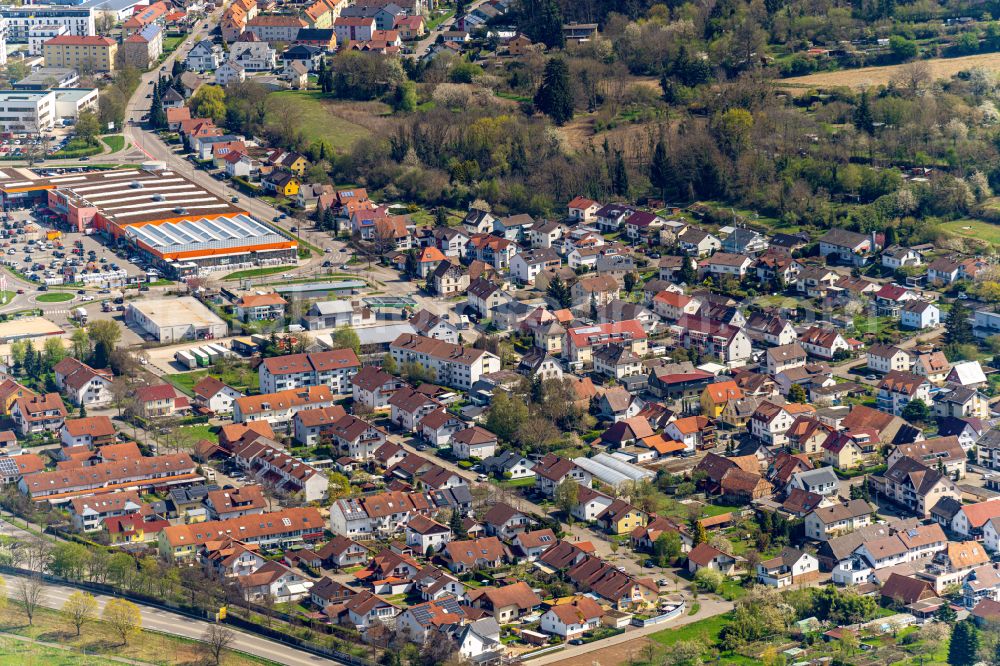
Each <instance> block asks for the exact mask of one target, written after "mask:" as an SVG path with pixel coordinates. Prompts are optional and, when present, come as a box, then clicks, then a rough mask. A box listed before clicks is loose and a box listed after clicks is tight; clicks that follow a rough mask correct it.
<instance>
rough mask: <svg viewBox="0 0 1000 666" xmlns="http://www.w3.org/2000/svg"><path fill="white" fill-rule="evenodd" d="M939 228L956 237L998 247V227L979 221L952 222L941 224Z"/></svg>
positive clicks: (999, 233) (999, 237) (999, 230)
mask: <svg viewBox="0 0 1000 666" xmlns="http://www.w3.org/2000/svg"><path fill="white" fill-rule="evenodd" d="M940 227H941V228H942V229H944V230H945V231H948V232H950V233H953V234H955V235H956V236H964V237H966V238H978V239H980V240H984V241H988V242H990V243H992V244H993V245H1000V225H996V224H990V223H989V222H981V221H979V220H955V221H954V222H943V223H941V225H940Z"/></svg>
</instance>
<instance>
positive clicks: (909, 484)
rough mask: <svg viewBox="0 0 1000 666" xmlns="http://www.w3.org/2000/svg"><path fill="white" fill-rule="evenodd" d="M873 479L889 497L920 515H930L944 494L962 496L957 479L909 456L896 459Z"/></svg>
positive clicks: (875, 484) (957, 497)
mask: <svg viewBox="0 0 1000 666" xmlns="http://www.w3.org/2000/svg"><path fill="white" fill-rule="evenodd" d="M870 483H871V484H872V486H873V487H874V488H875V489H876V490H878V491H879V492H880V493H881V494H882V495H883V496H884V497H885V498H886V499H889V500H890V501H892V502H895V503H896V504H899V505H901V506H904V507H906V508H907V509H909V510H910V511H912V512H914V513H915V514H916V515H917V516H919V517H921V518H927V517H928V516H929V515H930V510H931V507H933V506H934V505H935V504H936V503H937V502H938V501H940V500H941V499H942V498H944V497H952V498H955V499H960V495H959V493H958V490H957V488H956V486H955V483H954V481H952V480H951V479H950V478H948V476H947V475H946V474H942V473H941V472H939V471H937V470H936V469H932V468H930V467H927V466H926V465H924V464H923V463H921V462H920V461H918V460H915V459H913V458H909V457H902V458H900V459H899V460H897V461H896V463H895V464H894V465H892V466H891V467H889V469H887V470H886V471H885V473H884V474H883V475H881V476H879V475H876V476H873V477H870Z"/></svg>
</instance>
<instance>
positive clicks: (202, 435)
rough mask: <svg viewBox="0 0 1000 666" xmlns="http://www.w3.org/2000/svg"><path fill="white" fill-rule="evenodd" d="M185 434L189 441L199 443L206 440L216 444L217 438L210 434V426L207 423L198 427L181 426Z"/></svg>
mask: <svg viewBox="0 0 1000 666" xmlns="http://www.w3.org/2000/svg"><path fill="white" fill-rule="evenodd" d="M181 428H182V429H183V430H184V432H185V433H187V434H189V435H191V439H192V440H194V441H200V440H202V439H207V440H208V441H210V442H218V441H219V436H218V435H217V434H215V433H214V432H212V426H210V425H208V424H207V423H201V424H199V425H189V426H181Z"/></svg>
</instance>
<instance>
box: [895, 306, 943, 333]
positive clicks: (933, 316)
mask: <svg viewBox="0 0 1000 666" xmlns="http://www.w3.org/2000/svg"><path fill="white" fill-rule="evenodd" d="M940 324H941V310H940V309H938V307H937V306H936V305H934V304H933V303H928V302H926V301H919V300H911V301H908V302H907V303H906V305H904V306H903V309H902V310H901V311H900V325H901V326H902V327H903V328H908V329H911V330H923V329H925V328H934V327H935V326H938V325H940Z"/></svg>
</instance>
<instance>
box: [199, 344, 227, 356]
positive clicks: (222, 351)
mask: <svg viewBox="0 0 1000 666" xmlns="http://www.w3.org/2000/svg"><path fill="white" fill-rule="evenodd" d="M205 346H206V347H211V348H212V349H214V350H215V352H216V353H217V354H218V355H219V356H231V355H232V353H233V352H232V351H230V350H228V349H226V348H225V347H224V346H222V345H220V344H219V343H218V342H213V343H211V344H209V345H205Z"/></svg>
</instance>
